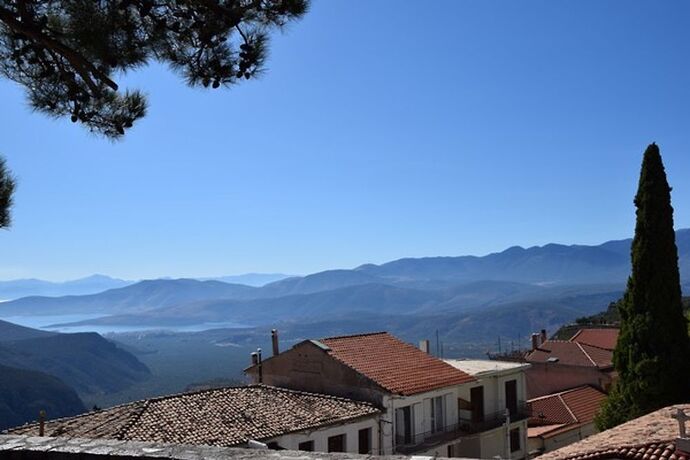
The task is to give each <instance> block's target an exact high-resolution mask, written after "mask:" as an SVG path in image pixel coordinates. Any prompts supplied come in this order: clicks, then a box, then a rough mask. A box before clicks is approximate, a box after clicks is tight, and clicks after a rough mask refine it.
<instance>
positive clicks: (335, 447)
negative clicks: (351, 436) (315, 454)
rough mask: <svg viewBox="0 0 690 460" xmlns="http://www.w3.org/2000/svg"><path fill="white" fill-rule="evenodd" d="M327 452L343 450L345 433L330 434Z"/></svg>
mask: <svg viewBox="0 0 690 460" xmlns="http://www.w3.org/2000/svg"><path fill="white" fill-rule="evenodd" d="M328 452H345V435H344V434H339V435H337V436H330V437H329V438H328Z"/></svg>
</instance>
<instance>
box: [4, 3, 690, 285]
mask: <svg viewBox="0 0 690 460" xmlns="http://www.w3.org/2000/svg"><path fill="white" fill-rule="evenodd" d="M121 82H124V83H125V86H127V87H131V88H134V87H138V88H141V89H143V90H144V91H145V92H146V93H147V94H148V96H149V98H150V104H151V109H150V112H149V115H148V116H147V118H146V119H145V120H143V121H142V122H140V123H139V124H138V125H136V126H135V129H133V130H132V131H131V132H130V133H129V134H128V136H127V138H126V139H125V140H124V141H121V142H116V143H111V142H108V141H106V140H103V139H100V138H97V137H94V136H92V135H90V134H88V132H86V131H85V130H84V129H82V128H80V127H79V126H78V125H73V124H71V123H70V122H69V121H68V120H62V121H56V120H52V119H48V118H46V117H44V116H42V115H38V114H32V113H30V111H29V110H28V109H27V108H26V104H25V102H24V97H23V94H22V92H21V91H20V90H19V89H18V88H17V87H15V86H14V85H13V84H12V83H10V82H7V81H6V80H2V81H0V101H1V102H0V126H2V136H0V153H1V154H3V155H5V156H6V157H7V159H8V162H9V164H10V166H11V168H12V169H13V170H14V171H15V173H16V175H17V176H18V178H19V189H18V192H17V194H16V206H15V209H14V226H13V227H12V228H11V229H10V230H9V231H7V232H2V233H0V252H2V254H3V255H2V262H0V279H11V278H18V277H41V278H47V279H56V280H59V279H69V278H74V277H79V276H83V275H88V274H91V273H96V272H97V273H106V274H109V275H113V276H119V277H123V278H130V279H135V278H150V277H158V276H212V275H221V274H234V273H242V272H250V271H270V272H275V271H281V272H286V273H309V272H314V271H318V270H322V269H327V268H335V267H353V266H356V265H359V264H361V263H365V262H374V263H379V262H385V261H388V260H391V259H395V258H399V257H407V256H426V255H461V254H478V255H480V254H485V253H489V252H493V251H499V250H502V249H505V248H506V247H508V246H512V245H522V246H531V245H537V244H545V243H548V242H562V243H584V244H593V243H599V242H603V241H605V240H608V239H616V238H624V237H628V236H631V235H632V231H633V228H634V208H633V204H632V198H633V195H634V193H635V188H636V181H637V175H638V172H639V165H640V161H641V154H642V152H643V150H644V148H645V147H646V145H647V144H648V143H649V142H651V141H656V142H657V143H658V144H659V145H660V147H661V149H662V154H663V156H664V161H665V163H666V167H667V172H668V175H669V180H670V182H671V184H672V186H673V187H674V192H673V200H674V207H675V209H676V215H675V218H676V227H677V228H681V227H690V155H689V153H690V3H688V2H684V1H682V0H675V1H665V2H656V1H651V0H650V1H646V2H639V1H631V0H619V1H612V0H609V1H606V2H602V1H600V0H588V1H574V0H571V1H560V2H554V1H552V0H551V1H550V0H543V1H521V2H514V1H508V0H505V1H489V0H475V1H459V0H445V1H441V0H434V1H430V2H419V1H414V2H413V1H400V0H376V1H351V0H313V6H312V10H311V12H310V13H309V14H308V15H307V16H306V17H305V18H304V20H303V21H301V22H299V23H295V24H292V25H290V26H289V27H288V30H287V31H286V32H285V33H283V34H281V33H279V34H276V35H275V37H274V40H273V43H272V53H271V58H270V60H269V63H268V71H267V73H266V74H265V75H264V76H263V77H262V78H261V79H260V80H257V81H250V82H247V83H244V84H242V85H241V86H238V87H235V88H232V89H230V90H216V91H211V90H208V91H202V90H195V89H190V88H188V87H186V86H185V85H184V83H183V82H182V80H181V79H180V78H179V77H177V76H176V75H173V74H171V73H170V72H168V71H167V70H166V69H165V68H161V67H159V66H156V65H153V66H150V67H148V68H146V69H144V70H142V71H140V72H137V73H133V74H130V75H127V77H126V78H124V79H121Z"/></svg>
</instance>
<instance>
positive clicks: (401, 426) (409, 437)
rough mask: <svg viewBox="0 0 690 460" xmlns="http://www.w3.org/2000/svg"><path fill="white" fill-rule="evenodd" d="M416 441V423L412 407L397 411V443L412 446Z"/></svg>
mask: <svg viewBox="0 0 690 460" xmlns="http://www.w3.org/2000/svg"><path fill="white" fill-rule="evenodd" d="M413 440H414V421H413V412H412V407H411V406H405V407H401V408H400V409H395V443H396V444H401V445H405V444H412V442H413Z"/></svg>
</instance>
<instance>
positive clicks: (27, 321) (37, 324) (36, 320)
mask: <svg viewBox="0 0 690 460" xmlns="http://www.w3.org/2000/svg"><path fill="white" fill-rule="evenodd" d="M102 316H103V315H102V314H100V315H45V316H24V315H22V316H5V317H2V318H0V319H1V320H3V321H9V322H10V323H14V324H19V325H20V326H26V327H31V328H34V329H41V330H44V331H52V332H97V333H99V334H107V333H109V332H138V331H151V330H161V329H163V330H168V331H177V332H198V331H205V330H207V329H216V328H231V329H235V328H243V327H246V326H245V325H243V324H239V323H233V322H218V323H199V324H190V325H185V326H160V327H157V326H119V325H109V324H106V325H100V324H99V325H88V324H87V325H83V326H70V327H64V326H61V327H57V328H56V327H48V326H51V325H53V324H63V323H74V322H77V321H85V320H88V319H95V318H100V317H102Z"/></svg>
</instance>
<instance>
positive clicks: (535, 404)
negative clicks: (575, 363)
mask: <svg viewBox="0 0 690 460" xmlns="http://www.w3.org/2000/svg"><path fill="white" fill-rule="evenodd" d="M604 400H606V394H605V393H603V392H602V391H600V390H598V389H597V388H594V387H591V386H588V385H585V386H581V387H577V388H573V389H570V390H565V391H561V392H558V393H554V394H550V395H546V396H540V397H538V398H534V399H530V400H529V401H527V405H528V409H529V413H530V418H529V422H528V424H529V427H528V429H527V433H528V445H529V454H530V456H536V455H540V454H542V453H544V452H549V451H552V450H555V449H559V448H561V447H563V446H566V445H568V444H572V443H574V442H577V441H580V440H582V439H584V438H586V437H588V436H591V435H593V434H595V433H596V432H597V431H598V430H597V428H596V426H595V424H594V417H595V415H596V414H597V412H598V410H599V408H600V407H601V405H602V404H603V402H604Z"/></svg>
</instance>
